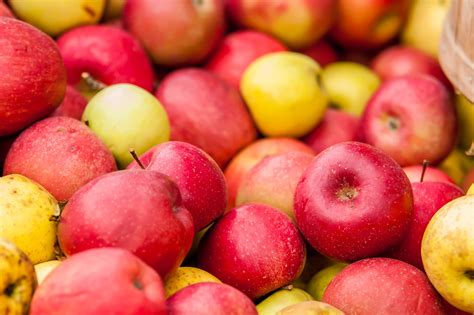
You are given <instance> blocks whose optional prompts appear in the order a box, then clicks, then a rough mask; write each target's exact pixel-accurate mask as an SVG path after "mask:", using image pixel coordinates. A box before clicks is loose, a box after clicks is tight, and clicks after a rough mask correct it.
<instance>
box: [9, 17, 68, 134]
mask: <svg viewBox="0 0 474 315" xmlns="http://www.w3.org/2000/svg"><path fill="white" fill-rule="evenodd" d="M0 77H1V78H2V84H0V121H1V122H2V123H1V124H0V136H5V135H9V134H13V133H15V132H17V131H20V130H21V129H23V128H25V127H27V126H29V125H31V124H32V123H34V122H35V121H37V120H39V119H41V118H43V117H45V116H47V115H48V114H50V113H51V112H52V111H53V110H54V109H55V108H56V107H57V106H58V105H59V104H60V103H61V101H62V100H63V98H64V94H65V92H66V70H65V69H64V63H63V60H62V58H61V55H60V53H59V51H58V48H57V46H56V44H55V43H54V41H53V40H52V39H51V38H50V37H49V36H47V35H46V34H44V33H42V32H40V31H39V30H38V29H36V28H34V27H32V26H31V25H28V24H26V23H24V22H21V21H19V20H16V19H9V18H0Z"/></svg>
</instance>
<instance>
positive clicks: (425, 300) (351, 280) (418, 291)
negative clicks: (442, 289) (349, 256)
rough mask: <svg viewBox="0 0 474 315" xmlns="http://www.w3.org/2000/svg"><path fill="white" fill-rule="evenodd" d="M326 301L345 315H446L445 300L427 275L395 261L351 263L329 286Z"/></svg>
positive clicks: (324, 299) (370, 260)
mask: <svg viewBox="0 0 474 315" xmlns="http://www.w3.org/2000/svg"><path fill="white" fill-rule="evenodd" d="M323 302H326V303H328V304H331V305H332V306H334V307H337V308H338V309H340V310H341V311H342V312H344V314H361V315H362V314H367V315H369V314H380V315H388V314H412V315H442V314H444V308H443V305H442V304H441V299H440V298H439V297H438V294H437V293H436V291H435V290H434V288H433V287H432V286H431V284H430V282H429V281H428V278H427V277H426V275H425V274H424V273H423V272H421V271H420V270H418V269H417V268H415V267H413V266H412V265H409V264H407V263H405V262H402V261H399V260H396V259H391V258H369V259H364V260H361V261H358V262H355V263H353V264H350V265H349V266H347V267H346V268H344V269H343V270H342V271H341V272H340V273H339V274H338V275H337V276H336V277H335V278H334V279H333V280H332V281H331V283H330V284H329V285H328V287H327V288H326V290H325V291H324V295H323Z"/></svg>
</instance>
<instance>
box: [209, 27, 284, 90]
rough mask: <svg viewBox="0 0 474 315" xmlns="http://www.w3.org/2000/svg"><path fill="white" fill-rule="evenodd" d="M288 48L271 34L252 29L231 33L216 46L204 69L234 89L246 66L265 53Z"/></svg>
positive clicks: (238, 86) (238, 84)
mask: <svg viewBox="0 0 474 315" xmlns="http://www.w3.org/2000/svg"><path fill="white" fill-rule="evenodd" d="M286 50H288V49H287V48H286V47H285V46H284V45H283V44H282V43H280V42H279V41H278V40H276V39H274V38H272V37H271V36H269V35H267V34H265V33H261V32H258V31H252V30H243V31H237V32H234V33H231V34H229V35H227V36H226V37H224V39H223V40H222V42H221V43H220V44H219V46H218V47H217V48H216V51H215V52H214V54H213V55H212V58H211V59H210V60H209V62H208V63H207V65H206V69H208V70H209V71H211V72H213V73H215V74H216V75H217V76H219V77H220V78H221V79H223V80H225V81H226V82H227V83H229V84H230V85H232V86H234V87H235V88H236V89H239V88H240V79H241V78H242V75H243V73H244V71H245V69H247V67H248V66H249V65H250V64H251V63H252V62H253V61H254V60H255V59H257V58H258V57H261V56H263V55H265V54H268V53H272V52H277V51H286Z"/></svg>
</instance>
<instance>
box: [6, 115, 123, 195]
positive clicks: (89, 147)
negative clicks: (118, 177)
mask: <svg viewBox="0 0 474 315" xmlns="http://www.w3.org/2000/svg"><path fill="white" fill-rule="evenodd" d="M115 170H117V166H116V164H115V160H114V157H113V155H112V152H110V150H109V149H108V148H107V146H106V145H105V144H103V143H102V141H100V139H99V138H98V137H97V136H96V135H95V134H94V133H93V132H92V131H91V130H90V129H89V128H87V126H86V125H84V124H83V123H82V122H80V121H78V120H76V119H73V118H70V117H51V118H46V119H44V120H41V121H39V122H37V123H35V124H34V125H32V126H31V127H29V128H28V129H26V130H25V131H23V132H22V133H21V134H20V135H19V136H18V138H17V139H16V140H15V142H13V145H12V147H11V149H10V151H9V152H8V155H7V158H6V160H5V166H4V170H3V174H4V175H7V174H21V175H24V176H26V177H28V178H30V179H32V180H34V181H36V182H38V183H40V184H41V185H42V186H43V187H45V188H46V189H47V190H48V191H49V192H50V193H51V194H52V195H53V196H54V197H55V198H56V199H57V200H58V201H67V200H69V198H71V196H72V195H73V194H74V193H75V192H76V191H77V190H78V189H79V188H81V187H82V186H84V185H85V184H86V183H88V182H90V181H91V180H92V179H94V178H96V177H99V176H100V175H103V174H106V173H109V172H113V171H115Z"/></svg>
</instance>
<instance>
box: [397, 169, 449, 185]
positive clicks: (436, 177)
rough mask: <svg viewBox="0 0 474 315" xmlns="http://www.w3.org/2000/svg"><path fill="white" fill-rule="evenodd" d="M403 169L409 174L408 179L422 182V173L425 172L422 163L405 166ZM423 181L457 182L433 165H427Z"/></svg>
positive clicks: (413, 181)
mask: <svg viewBox="0 0 474 315" xmlns="http://www.w3.org/2000/svg"><path fill="white" fill-rule="evenodd" d="M403 171H404V172H405V174H406V175H407V176H408V179H409V180H410V182H412V183H418V182H420V178H421V173H422V172H423V166H422V165H410V166H405V167H404V168H403ZM423 181H424V182H443V183H449V184H455V182H454V180H453V179H452V178H451V177H450V176H449V175H448V174H447V173H445V172H444V171H442V170H440V169H438V168H436V167H432V166H428V167H426V171H425V175H423Z"/></svg>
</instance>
